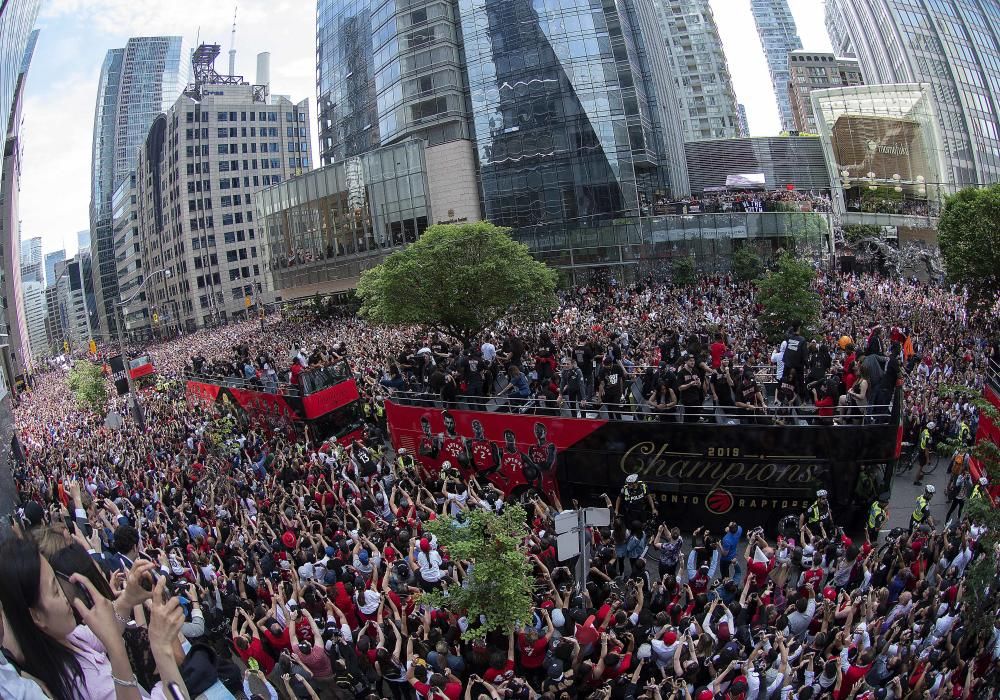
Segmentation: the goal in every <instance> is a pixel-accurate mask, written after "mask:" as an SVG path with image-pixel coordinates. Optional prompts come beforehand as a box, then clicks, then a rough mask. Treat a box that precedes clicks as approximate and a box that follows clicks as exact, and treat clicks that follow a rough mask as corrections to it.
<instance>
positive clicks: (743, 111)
mask: <svg viewBox="0 0 1000 700" xmlns="http://www.w3.org/2000/svg"><path fill="white" fill-rule="evenodd" d="M736 113H737V114H738V115H739V117H740V138H744V139H745V138H747V137H749V136H750V122H749V121H748V120H747V106H746V105H745V104H743V103H742V102H740V103H739V104H737V105H736Z"/></svg>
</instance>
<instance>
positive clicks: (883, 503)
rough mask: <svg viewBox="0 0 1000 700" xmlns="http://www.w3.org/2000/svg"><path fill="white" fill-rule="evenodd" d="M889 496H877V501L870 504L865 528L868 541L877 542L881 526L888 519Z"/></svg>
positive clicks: (884, 494) (885, 494)
mask: <svg viewBox="0 0 1000 700" xmlns="http://www.w3.org/2000/svg"><path fill="white" fill-rule="evenodd" d="M888 505H889V494H887V493H883V494H879V497H878V500H876V501H875V502H874V503H872V506H871V508H869V509H868V522H867V526H866V530H867V534H868V541H869V542H878V533H879V530H881V529H882V524H883V523H884V522H885V521H886V518H888V517H889V508H888Z"/></svg>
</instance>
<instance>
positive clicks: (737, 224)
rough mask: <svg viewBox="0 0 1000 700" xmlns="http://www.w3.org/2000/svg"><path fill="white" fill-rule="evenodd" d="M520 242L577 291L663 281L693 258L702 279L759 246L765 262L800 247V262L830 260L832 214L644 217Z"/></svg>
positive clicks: (555, 230) (525, 235)
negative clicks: (612, 282) (594, 284)
mask: <svg viewBox="0 0 1000 700" xmlns="http://www.w3.org/2000/svg"><path fill="white" fill-rule="evenodd" d="M518 240H520V241H521V242H523V243H524V244H525V245H527V246H528V248H529V250H531V252H532V254H533V255H535V256H536V257H538V258H539V259H541V260H544V261H545V262H547V263H548V264H549V265H552V266H554V267H559V268H563V269H565V270H566V275H567V277H568V278H570V279H571V281H572V282H573V283H574V284H579V283H581V282H586V281H587V280H588V279H591V278H592V276H607V275H611V276H613V277H615V278H616V279H619V280H625V281H630V280H639V279H645V278H647V277H653V278H656V279H663V278H665V277H666V276H668V275H669V272H670V265H671V262H672V261H674V260H677V259H680V258H691V259H692V261H693V262H694V265H695V269H696V270H698V271H699V273H701V274H706V275H712V274H724V273H726V272H728V271H729V269H730V264H731V258H732V254H733V252H734V251H735V250H736V249H737V248H739V247H740V246H746V245H748V246H752V247H753V248H754V249H755V250H756V251H758V252H759V253H760V254H761V255H762V256H763V257H764V258H765V259H770V258H773V257H775V255H776V254H777V251H778V249H780V248H788V247H789V245H790V244H791V243H792V242H793V241H794V242H795V245H796V250H797V251H799V252H800V254H801V255H803V256H805V257H808V258H811V259H813V260H817V261H818V260H820V259H822V258H824V257H826V256H827V255H828V254H829V252H830V250H831V245H832V239H831V218H830V214H827V213H819V212H792V213H742V212H740V213H735V212H734V213H726V214H697V215H683V214H682V215H668V216H642V217H635V218H632V219H628V220H623V221H613V222H607V223H602V224H599V225H595V226H592V227H589V228H586V229H584V228H574V229H564V228H559V227H552V226H550V227H536V228H525V229H521V230H520V231H518Z"/></svg>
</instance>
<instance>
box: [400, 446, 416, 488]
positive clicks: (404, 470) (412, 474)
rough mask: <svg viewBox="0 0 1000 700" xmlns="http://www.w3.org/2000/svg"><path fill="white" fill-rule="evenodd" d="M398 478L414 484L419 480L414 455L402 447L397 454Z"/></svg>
mask: <svg viewBox="0 0 1000 700" xmlns="http://www.w3.org/2000/svg"><path fill="white" fill-rule="evenodd" d="M396 455H397V456H396V467H397V474H396V476H397V477H398V478H399V479H400V480H402V479H409V480H410V481H412V482H416V479H417V463H416V461H415V460H414V459H413V455H411V454H410V453H409V452H407V450H406V448H405V447H400V448H399V450H398V451H397V452H396Z"/></svg>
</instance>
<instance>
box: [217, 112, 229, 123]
mask: <svg viewBox="0 0 1000 700" xmlns="http://www.w3.org/2000/svg"><path fill="white" fill-rule="evenodd" d="M216 120H217V121H220V122H224V121H229V114H228V113H226V112H219V114H218V115H217V117H216Z"/></svg>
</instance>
